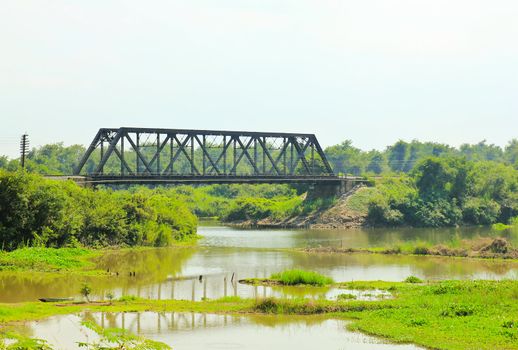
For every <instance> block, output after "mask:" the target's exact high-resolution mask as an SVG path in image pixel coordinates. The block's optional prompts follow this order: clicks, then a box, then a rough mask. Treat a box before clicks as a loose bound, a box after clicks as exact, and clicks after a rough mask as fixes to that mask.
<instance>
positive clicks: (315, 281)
mask: <svg viewBox="0 0 518 350" xmlns="http://www.w3.org/2000/svg"><path fill="white" fill-rule="evenodd" d="M271 278H272V279H274V280H278V281H279V282H280V283H282V284H284V285H287V286H293V285H298V284H306V285H313V286H325V285H328V284H331V283H334V281H333V279H332V278H330V277H327V276H324V275H321V274H319V273H316V272H313V271H304V270H287V271H283V272H280V273H276V274H273V275H272V276H271Z"/></svg>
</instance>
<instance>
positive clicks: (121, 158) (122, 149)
mask: <svg viewBox="0 0 518 350" xmlns="http://www.w3.org/2000/svg"><path fill="white" fill-rule="evenodd" d="M124 136H125V133H124V132H122V136H121V152H120V153H121V156H120V161H121V175H122V176H124V171H125V168H124Z"/></svg>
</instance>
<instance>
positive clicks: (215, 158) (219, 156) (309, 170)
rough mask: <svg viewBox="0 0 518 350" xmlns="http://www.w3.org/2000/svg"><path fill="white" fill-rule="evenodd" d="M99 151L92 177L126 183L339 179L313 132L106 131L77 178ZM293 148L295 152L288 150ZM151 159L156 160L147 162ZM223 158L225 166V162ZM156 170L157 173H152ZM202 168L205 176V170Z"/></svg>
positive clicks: (83, 161)
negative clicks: (147, 140)
mask: <svg viewBox="0 0 518 350" xmlns="http://www.w3.org/2000/svg"><path fill="white" fill-rule="evenodd" d="M145 134H149V135H156V145H155V142H153V147H155V148H154V151H153V153H150V152H148V151H149V149H147V150H146V149H142V148H143V146H142V145H141V144H140V137H141V136H142V135H145ZM132 135H136V140H137V144H135V141H134V140H133V138H132ZM207 136H209V137H210V138H212V140H213V141H211V142H208V143H207ZM148 137H149V136H148ZM218 137H223V140H222V141H218V143H217V144H215V142H214V140H217V139H218ZM125 140H126V141H127V142H128V143H129V145H130V146H131V147H129V148H128V150H125V148H124V141H125ZM202 140H203V141H202ZM220 140H221V139H220ZM104 142H109V146H108V148H107V149H105V148H104V146H103V145H104ZM279 142H281V145H279ZM208 144H209V145H208ZM144 147H146V146H144ZM98 148H101V149H102V151H101V159H100V161H99V164H96V168H95V171H94V172H93V173H91V174H88V175H89V176H91V177H95V178H99V179H101V178H104V177H105V176H111V177H113V176H115V177H117V178H119V179H123V178H124V179H126V180H127V179H128V176H130V177H138V178H139V179H142V176H143V175H144V176H153V179H156V180H157V181H161V180H160V179H162V178H164V177H166V178H170V177H171V176H173V177H174V176H179V179H180V178H181V179H185V176H193V177H196V178H197V179H206V180H211V181H213V180H214V179H215V178H219V179H221V178H224V179H225V181H231V180H232V179H234V180H236V181H235V182H239V181H241V180H242V179H243V176H244V177H246V178H248V179H250V180H253V179H254V178H257V177H260V178H261V179H262V180H261V181H265V180H264V179H267V180H268V181H269V180H270V179H275V181H277V182H278V181H281V179H285V180H286V182H290V179H297V178H299V177H303V178H307V179H311V178H314V177H315V176H316V177H325V178H328V179H333V178H336V177H335V175H334V173H333V171H332V169H331V167H330V165H329V162H328V161H327V159H326V157H325V154H324V152H323V151H322V148H321V147H320V144H319V143H318V140H317V139H316V137H315V135H313V134H296V133H278V132H273V133H265V132H247V131H220V130H191V129H151V128H128V127H122V128H118V129H109V128H103V129H100V130H99V131H98V133H97V134H96V136H95V138H94V140H93V141H92V143H91V144H90V146H89V147H88V149H87V151H86V153H85V155H84V156H83V157H82V158H81V160H80V162H79V164H78V167H77V168H76V169H75V173H74V174H75V175H79V174H81V171H82V169H83V167H84V165H85V164H86V162H87V161H88V160H89V158H90V157H91V155H92V153H93V152H95V151H96V150H98ZM308 149H310V151H308ZM209 150H210V152H209ZM216 150H217V151H216ZM288 150H290V151H289V152H288ZM293 151H295V152H293ZM127 152H130V153H133V156H131V154H130V156H131V157H130V158H131V159H133V157H135V158H134V159H136V162H134V161H133V162H131V163H132V164H131V165H130V164H129V163H128V162H127V161H126V158H127V157H125V154H126V153H127ZM112 155H114V156H116V158H115V159H117V158H118V160H119V161H120V168H119V170H117V168H113V165H114V164H113V162H110V163H109V164H110V165H109V166H106V164H107V161H108V159H110V157H111V156H112ZM180 155H182V157H180ZM162 156H163V157H162ZM315 156H316V157H315ZM228 157H230V159H232V163H231V164H229V165H230V167H227V158H228ZM150 158H151V160H150V161H148V159H150ZM161 158H164V159H167V158H168V159H169V164H168V165H167V167H166V168H165V170H162V167H161V165H160V159H161ZM243 158H246V159H247V162H244V163H243V165H242V166H240V164H241V163H242V160H243ZM222 160H223V164H221V161H222ZM316 161H318V162H321V165H319V166H317V167H315V162H316ZM299 162H302V164H303V167H302V168H300V169H301V171H300V173H299V174H295V173H294V172H295V169H296V168H297V165H298V164H299ZM133 163H136V164H133ZM177 163H178V164H177ZM139 164H140V165H143V166H144V168H145V169H144V172H142V171H141V169H140V166H139ZM319 164H320V163H319ZM132 166H133V167H135V169H133V168H132ZM238 166H239V170H238ZM154 167H156V173H155V172H154V171H153V168H154ZM186 167H188V168H189V169H190V172H187V171H185V170H184V171H183V173H182V172H181V171H182V169H187V168H186ZM281 167H282V169H281ZM106 168H110V169H106ZM200 168H201V169H202V170H203V172H200V170H199V169H200ZM176 169H178V170H179V171H176V174H175V170H176ZM228 170H230V171H228ZM126 174H128V175H126ZM153 181H155V180H153ZM168 181H169V180H168ZM216 181H220V180H216ZM297 181H300V180H297Z"/></svg>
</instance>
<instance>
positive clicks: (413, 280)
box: [403, 276, 423, 283]
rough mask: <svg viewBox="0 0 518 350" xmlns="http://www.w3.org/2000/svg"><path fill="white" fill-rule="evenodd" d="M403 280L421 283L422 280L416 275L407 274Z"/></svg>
mask: <svg viewBox="0 0 518 350" xmlns="http://www.w3.org/2000/svg"><path fill="white" fill-rule="evenodd" d="M403 282H406V283H423V280H422V279H420V278H419V277H416V276H408V277H407V278H405V280H404V281H403Z"/></svg>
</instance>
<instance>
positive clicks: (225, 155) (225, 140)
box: [223, 135, 228, 175]
mask: <svg viewBox="0 0 518 350" xmlns="http://www.w3.org/2000/svg"><path fill="white" fill-rule="evenodd" d="M227 149H228V147H227V136H226V135H225V136H223V174H225V175H227Z"/></svg>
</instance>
